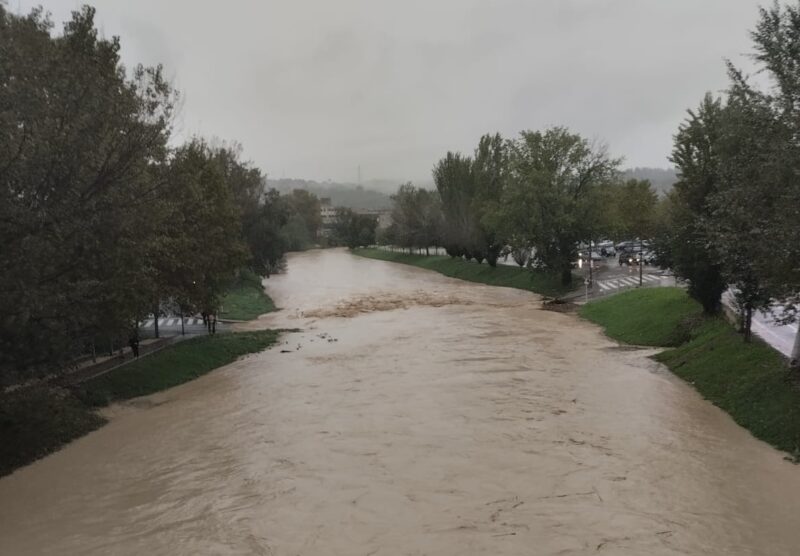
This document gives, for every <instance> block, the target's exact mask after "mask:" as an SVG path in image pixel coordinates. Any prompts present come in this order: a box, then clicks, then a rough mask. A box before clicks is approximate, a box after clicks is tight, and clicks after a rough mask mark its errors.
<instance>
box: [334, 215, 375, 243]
mask: <svg viewBox="0 0 800 556" xmlns="http://www.w3.org/2000/svg"><path fill="white" fill-rule="evenodd" d="M377 227H378V220H377V218H375V217H373V216H370V215H367V214H358V213H357V212H355V211H353V210H351V209H348V208H342V209H339V210H338V211H337V214H336V223H335V224H334V228H333V236H334V238H335V240H336V241H337V242H338V243H339V244H340V245H345V246H347V247H349V248H350V249H355V248H356V247H366V246H369V245H373V244H374V243H375V229H376V228H377Z"/></svg>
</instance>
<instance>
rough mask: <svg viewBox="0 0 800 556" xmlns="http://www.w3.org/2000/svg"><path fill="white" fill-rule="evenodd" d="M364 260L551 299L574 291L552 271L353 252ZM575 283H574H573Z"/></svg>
mask: <svg viewBox="0 0 800 556" xmlns="http://www.w3.org/2000/svg"><path fill="white" fill-rule="evenodd" d="M352 253H353V254H355V255H359V256H361V257H368V258H370V259H378V260H381V261H389V262H393V263H402V264H407V265H411V266H417V267H420V268H425V269H427V270H433V271H434V272H438V273H439V274H444V275H445V276H449V277H450V278H458V279H459V280H466V281H469V282H477V283H480V284H487V285H490V286H503V287H506V288H516V289H520V290H527V291H531V292H534V293H538V294H541V295H545V296H548V297H560V296H562V295H564V294H566V293H569V292H570V291H572V290H573V289H574V287H575V286H574V284H569V285H566V286H565V285H563V284H561V276H560V275H559V274H554V273H551V272H544V271H539V270H527V269H522V268H518V267H513V266H503V265H499V266H497V267H494V268H492V267H491V266H489V265H488V264H478V263H476V262H474V261H465V260H463V259H456V258H453V257H448V256H441V255H431V256H427V255H409V254H406V253H398V252H394V251H385V250H383V249H353V250H352ZM573 282H574V281H573Z"/></svg>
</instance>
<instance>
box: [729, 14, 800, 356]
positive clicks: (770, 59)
mask: <svg viewBox="0 0 800 556" xmlns="http://www.w3.org/2000/svg"><path fill="white" fill-rule="evenodd" d="M751 37H752V39H753V43H754V48H755V56H754V58H755V60H756V61H757V62H758V63H759V65H760V66H761V67H760V69H761V73H762V74H765V75H766V77H767V78H768V79H769V81H770V84H771V85H773V88H772V89H770V90H769V91H768V92H766V93H764V92H759V93H758V95H757V98H761V99H763V100H764V101H766V102H767V103H768V104H769V107H770V109H771V112H772V114H773V118H774V120H775V122H776V123H779V124H780V126H781V127H782V128H783V129H784V131H785V135H784V136H783V137H782V138H781V139H780V140H774V139H773V140H772V141H771V143H770V146H771V149H772V152H773V155H772V161H773V162H777V163H775V164H772V165H771V167H772V169H773V171H772V172H771V174H772V175H771V189H772V194H771V196H772V197H773V198H774V199H776V202H775V203H774V205H773V210H772V212H771V213H769V216H770V220H769V226H763V229H764V231H763V235H764V237H765V238H766V241H768V242H769V243H768V244H769V245H771V246H775V247H776V249H770V250H769V251H772V256H771V257H764V256H761V257H759V258H758V261H759V265H758V269H757V271H758V272H759V275H760V279H761V280H763V281H764V283H765V284H766V285H767V287H768V288H769V290H770V291H771V293H772V294H773V296H774V297H775V298H777V299H779V300H781V301H782V302H784V303H785V305H786V312H785V313H784V314H783V320H784V321H786V322H790V321H793V320H794V321H796V320H797V318H798V302H800V265H798V264H797V261H798V260H800V226H798V223H797V222H798V214H797V200H798V199H800V117H799V116H800V64H798V58H799V57H800V55H798V52H800V4H799V3H794V4H791V5H783V6H782V5H779V4H777V3H775V4H773V5H772V6H770V7H769V8H761V9H760V17H759V21H758V22H757V24H756V28H755V30H754V31H753V33H751ZM733 77H734V81H738V85H740V86H741V85H742V84H743V83H742V80H741V79H737V77H738V73H736V72H734V73H733ZM745 85H746V84H745ZM746 88H747V89H748V90H749V92H750V93H751V94H752V93H755V91H754V90H753V88H752V87H750V86H747V87H746ZM791 359H792V364H793V366H795V367H796V368H800V330H798V334H797V338H796V341H795V346H794V350H793V353H792V358H791Z"/></svg>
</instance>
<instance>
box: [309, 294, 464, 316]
mask: <svg viewBox="0 0 800 556" xmlns="http://www.w3.org/2000/svg"><path fill="white" fill-rule="evenodd" d="M445 305H472V301H469V300H466V299H461V298H459V297H455V296H452V295H435V294H430V293H427V292H423V291H416V292H412V293H410V294H406V295H399V294H393V293H382V294H377V295H364V296H361V297H357V298H355V299H350V300H347V301H343V302H342V303H339V304H338V305H336V306H335V307H332V308H322V309H315V310H313V311H305V312H303V313H302V317H304V318H309V317H311V318H329V317H339V318H351V317H355V316H357V315H361V314H364V313H374V312H377V311H394V310H397V309H408V308H410V307H444V306H445Z"/></svg>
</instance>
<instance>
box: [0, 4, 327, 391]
mask: <svg viewBox="0 0 800 556" xmlns="http://www.w3.org/2000/svg"><path fill="white" fill-rule="evenodd" d="M94 16H95V11H94V9H93V8H91V7H84V8H83V9H81V10H80V11H76V12H74V13H73V15H72V18H71V20H70V21H68V22H67V23H66V24H65V26H64V29H63V32H62V33H61V34H59V35H55V34H54V33H53V25H52V22H51V21H50V20H49V18H48V17H47V16H46V15H44V14H43V12H42V10H41V9H35V10H33V11H32V12H31V13H29V14H28V15H15V14H12V13H9V12H8V10H7V9H6V8H5V7H4V6H3V4H2V3H0V245H1V246H2V247H0V265H2V267H3V268H4V271H3V272H2V273H0V307H2V314H0V376H2V377H3V379H4V381H6V382H7V381H8V380H11V379H17V378H23V377H25V376H30V375H31V374H35V373H38V372H42V371H48V372H50V371H53V370H55V369H58V368H61V367H63V366H64V365H66V364H68V363H69V362H71V361H73V360H74V359H75V357H76V356H78V355H80V354H81V353H82V352H85V351H86V350H87V349H88V348H89V346H94V345H96V344H100V345H103V346H108V345H109V341H110V340H111V339H113V338H115V337H116V338H119V337H122V338H125V337H127V335H128V334H130V333H131V329H132V328H133V327H135V326H136V323H137V321H139V320H141V319H143V318H144V317H145V315H148V314H156V315H158V314H159V313H160V312H161V310H162V307H164V306H165V304H166V303H167V302H168V303H169V304H171V305H172V306H173V307H176V308H179V310H180V311H181V312H184V313H192V312H195V311H203V310H204V311H208V312H215V311H216V310H217V307H218V304H219V299H220V296H221V295H222V293H223V292H224V291H225V289H226V288H227V287H228V286H229V285H230V284H231V282H232V281H234V280H235V279H236V276H237V274H238V273H239V272H240V271H241V270H242V269H243V268H250V269H252V270H254V271H255V272H257V273H259V274H268V273H270V272H273V271H274V270H275V269H276V268H277V267H278V266H279V264H280V260H281V257H282V256H283V254H284V253H285V252H286V251H287V250H290V249H298V248H302V247H303V246H305V245H307V244H309V243H311V242H313V241H315V239H316V234H317V231H318V229H319V202H318V201H317V199H316V198H315V197H313V196H311V195H308V194H307V193H306V192H303V191H295V192H292V193H291V194H289V195H283V196H282V195H279V194H278V193H277V192H275V191H268V192H265V191H264V175H263V174H262V172H261V170H259V169H258V168H256V167H254V166H253V165H252V164H251V163H249V162H246V161H242V160H241V156H240V148H239V147H238V146H236V145H235V144H234V145H225V144H222V145H211V144H209V143H208V142H207V141H205V140H203V139H202V138H192V139H190V140H188V141H187V142H185V143H183V144H180V145H177V146H175V144H174V142H175V139H174V137H173V136H172V122H173V117H174V114H175V110H176V103H177V101H178V93H177V92H176V91H175V90H174V89H173V87H172V86H171V85H170V84H169V83H168V82H167V80H166V79H165V78H164V75H163V70H162V68H161V67H160V66H158V67H144V66H142V65H138V66H136V67H134V68H133V69H129V68H126V67H124V66H123V65H122V64H121V62H120V41H119V39H118V38H116V37H115V38H112V39H105V38H102V37H100V36H99V34H98V31H97V29H96V27H95V23H94ZM117 345H119V343H118V344H117Z"/></svg>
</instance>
